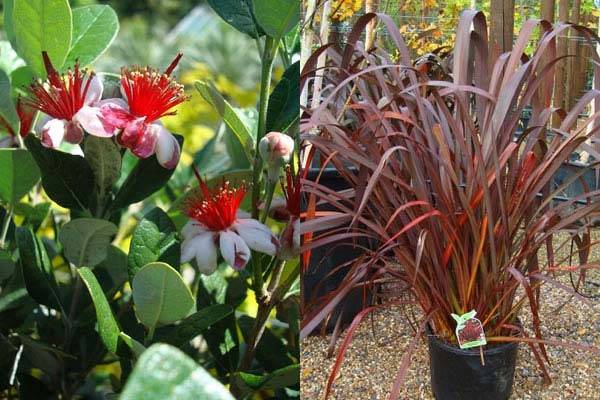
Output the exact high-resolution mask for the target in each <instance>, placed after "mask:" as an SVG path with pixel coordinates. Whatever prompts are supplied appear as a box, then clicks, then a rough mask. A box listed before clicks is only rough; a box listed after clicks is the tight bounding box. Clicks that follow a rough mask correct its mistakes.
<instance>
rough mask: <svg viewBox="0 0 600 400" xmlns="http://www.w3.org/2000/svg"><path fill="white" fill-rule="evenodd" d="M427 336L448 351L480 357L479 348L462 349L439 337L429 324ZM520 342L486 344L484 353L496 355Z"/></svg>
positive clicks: (430, 340)
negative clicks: (491, 345)
mask: <svg viewBox="0 0 600 400" xmlns="http://www.w3.org/2000/svg"><path fill="white" fill-rule="evenodd" d="M425 336H427V339H428V340H429V342H430V343H432V344H433V345H435V346H437V347H440V348H442V349H443V350H445V351H448V352H450V353H453V354H457V355H462V356H472V357H480V354H479V349H478V348H471V349H461V348H460V347H457V346H454V345H451V344H448V343H446V342H444V341H443V340H441V339H439V338H438V335H435V334H433V331H432V330H431V328H430V327H429V326H427V330H426V331H425ZM519 343H520V342H504V343H502V342H500V343H499V344H498V345H494V346H493V347H488V345H486V346H484V349H483V354H484V355H496V354H500V353H504V352H508V351H512V350H513V349H515V348H516V347H518V346H519Z"/></svg>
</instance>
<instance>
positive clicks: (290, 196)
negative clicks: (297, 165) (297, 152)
mask: <svg viewBox="0 0 600 400" xmlns="http://www.w3.org/2000/svg"><path fill="white" fill-rule="evenodd" d="M300 175H301V174H300V173H299V174H297V175H296V176H294V174H292V169H291V168H290V166H289V165H288V166H286V168H285V178H286V180H285V182H286V183H285V184H284V183H283V182H282V183H281V188H282V189H283V194H284V196H285V204H286V208H287V209H288V211H289V212H290V214H292V215H293V216H295V217H300V212H301V207H300V201H301V199H302V192H301V191H300V189H301V188H300Z"/></svg>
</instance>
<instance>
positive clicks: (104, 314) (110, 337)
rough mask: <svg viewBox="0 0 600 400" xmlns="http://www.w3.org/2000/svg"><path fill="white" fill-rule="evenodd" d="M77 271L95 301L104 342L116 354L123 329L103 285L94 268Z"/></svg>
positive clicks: (99, 331)
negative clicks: (103, 289) (113, 311)
mask: <svg viewBox="0 0 600 400" xmlns="http://www.w3.org/2000/svg"><path fill="white" fill-rule="evenodd" d="M77 272H79V275H80V276H81V279H83V282H84V283H85V286H87V289H88V292H89V293H90V297H91V298H92V302H93V303H94V308H95V309H96V319H97V321H98V333H99V334H100V338H101V339H102V343H104V346H106V349H107V350H108V351H110V352H111V353H114V354H116V353H117V348H118V345H119V333H120V332H121V330H120V328H119V324H118V323H117V320H116V319H115V317H114V315H113V313H112V310H111V309H110V304H108V300H106V296H104V292H103V291H102V287H101V286H100V283H98V280H97V279H96V276H95V275H94V273H93V272H92V270H91V269H89V268H88V267H83V268H79V269H78V270H77Z"/></svg>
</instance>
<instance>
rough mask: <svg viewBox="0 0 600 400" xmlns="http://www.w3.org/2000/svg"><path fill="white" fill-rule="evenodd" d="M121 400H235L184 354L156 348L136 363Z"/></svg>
mask: <svg viewBox="0 0 600 400" xmlns="http://www.w3.org/2000/svg"><path fill="white" fill-rule="evenodd" d="M119 398H120V399H121V400H138V399H144V400H165V399H177V400H198V399H211V400H234V398H233V396H232V395H231V394H230V393H229V392H228V391H227V389H226V388H225V387H224V386H223V385H222V384H221V383H220V382H219V381H217V380H216V379H215V378H213V377H212V376H211V375H210V374H209V373H208V372H207V371H205V370H204V369H203V368H202V367H200V366H199V365H198V364H196V362H195V361H194V360H192V359H191V358H190V357H188V356H186V355H185V354H184V353H183V352H182V351H181V350H179V349H177V348H175V347H173V346H169V345H167V344H155V345H153V346H151V347H150V348H149V349H148V350H146V351H145V352H144V353H143V354H142V356H141V357H140V359H139V361H138V362H137V364H136V366H135V368H134V370H133V372H132V373H131V376H130V377H129V380H128V381H127V384H126V385H125V388H124V390H123V393H122V394H121V396H120V397H119Z"/></svg>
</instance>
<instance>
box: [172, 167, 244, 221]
mask: <svg viewBox="0 0 600 400" xmlns="http://www.w3.org/2000/svg"><path fill="white" fill-rule="evenodd" d="M193 170H194V174H195V175H196V178H197V179H198V183H199V189H200V190H198V191H196V192H195V193H193V194H192V195H190V196H189V197H188V199H187V201H186V203H185V206H184V211H185V213H186V214H187V216H188V217H190V218H192V219H194V220H196V221H198V222H200V223H201V224H202V225H204V226H206V227H207V228H208V229H210V230H211V231H215V232H219V231H223V230H225V229H227V228H229V227H230V226H231V225H233V223H234V222H235V220H236V219H237V211H238V209H239V207H240V204H241V203H242V201H243V200H244V196H245V195H246V188H245V186H243V185H242V186H240V187H238V188H232V187H230V185H229V182H223V184H222V185H221V186H219V187H216V188H214V189H212V190H211V189H210V188H209V187H208V185H206V183H205V182H204V181H203V180H202V178H201V177H200V173H199V172H198V170H197V169H196V168H195V167H193Z"/></svg>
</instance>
